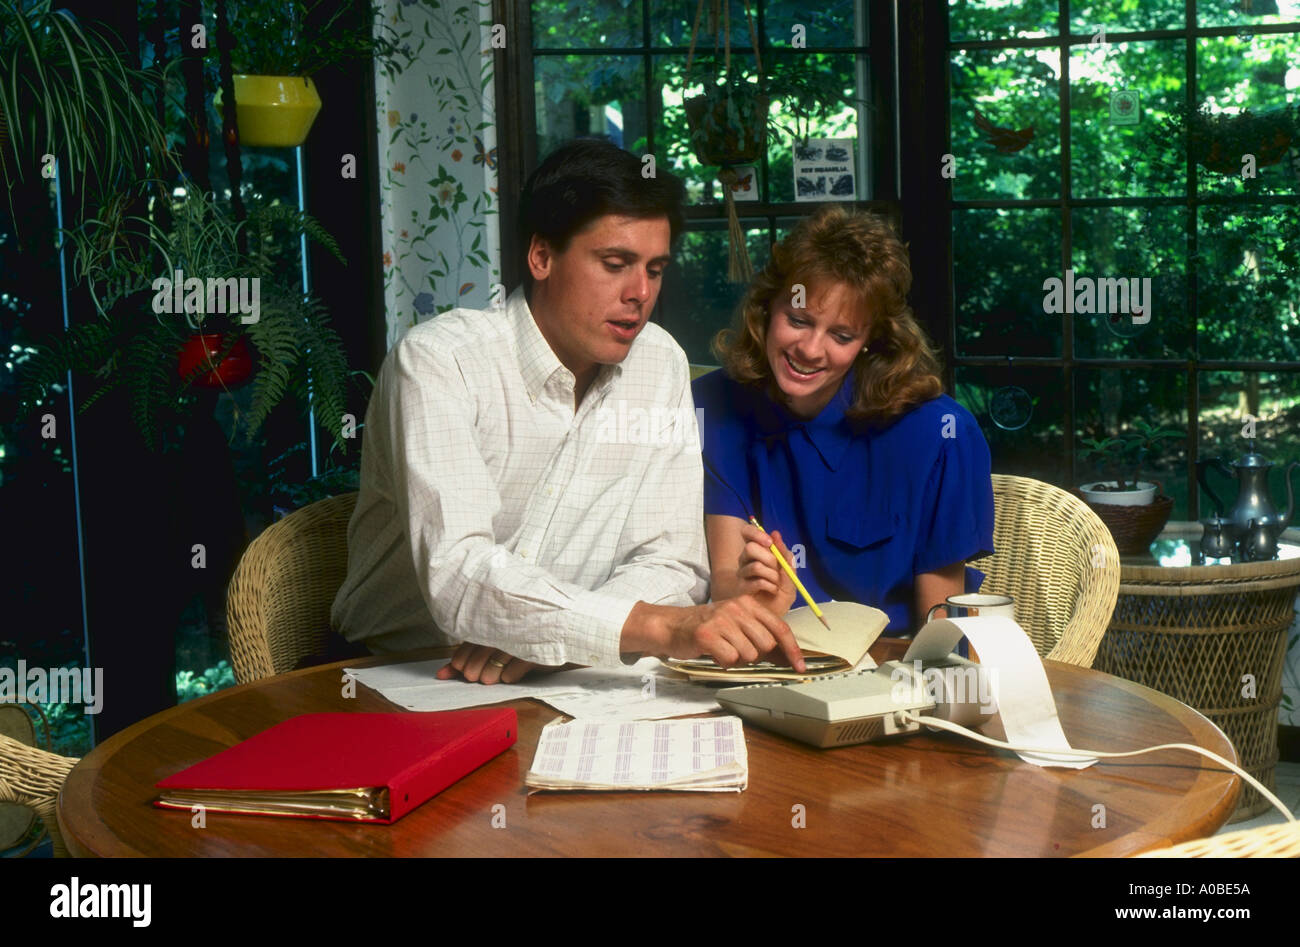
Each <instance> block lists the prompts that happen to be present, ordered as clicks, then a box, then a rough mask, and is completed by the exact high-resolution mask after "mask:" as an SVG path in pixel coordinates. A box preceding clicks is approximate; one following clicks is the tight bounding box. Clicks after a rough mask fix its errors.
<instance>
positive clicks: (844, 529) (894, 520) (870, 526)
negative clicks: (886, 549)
mask: <svg viewBox="0 0 1300 947" xmlns="http://www.w3.org/2000/svg"><path fill="white" fill-rule="evenodd" d="M901 529H902V517H901V516H900V515H899V514H898V513H897V512H896V511H893V510H887V509H886V510H880V509H876V510H863V509H862V508H861V507H857V506H856V505H852V504H844V505H843V506H841V508H840V509H838V510H832V511H831V512H830V513H828V514H827V516H826V535H827V537H828V538H830V539H831V540H832V541H834V542H837V543H840V544H841V545H844V546H848V547H849V548H851V549H871V548H873V547H879V546H883V545H885V543H887V542H889V541H890V540H891V539H893V538H894V536H895V535H896V534H897V533H898V532H899V531H900V530H901Z"/></svg>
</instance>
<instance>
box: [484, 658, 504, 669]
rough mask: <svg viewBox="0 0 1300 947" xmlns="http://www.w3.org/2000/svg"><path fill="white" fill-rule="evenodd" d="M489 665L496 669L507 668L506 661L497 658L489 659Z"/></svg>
mask: <svg viewBox="0 0 1300 947" xmlns="http://www.w3.org/2000/svg"><path fill="white" fill-rule="evenodd" d="M488 664H490V665H492V666H493V667H494V668H503V667H505V666H506V662H505V661H498V660H497V659H496V658H488Z"/></svg>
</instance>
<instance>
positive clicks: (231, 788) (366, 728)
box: [154, 707, 519, 824]
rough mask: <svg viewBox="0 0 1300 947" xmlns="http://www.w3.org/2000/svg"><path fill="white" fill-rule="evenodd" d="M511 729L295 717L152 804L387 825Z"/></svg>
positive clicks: (410, 717)
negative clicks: (197, 806) (199, 806)
mask: <svg viewBox="0 0 1300 947" xmlns="http://www.w3.org/2000/svg"><path fill="white" fill-rule="evenodd" d="M518 732H519V730H518V721H517V720H516V717H515V712H514V710H512V709H510V708H502V707H489V708H483V709H476V710H452V711H438V712H434V713H321V714H303V715H301V716H298V717H293V718H291V719H289V720H286V721H284V723H280V724H276V725H275V726H274V727H271V728H270V729H269V730H264V731H262V732H261V733H259V734H257V735H256V736H253V737H250V738H249V739H247V740H244V741H243V742H242V743H239V744H237V745H235V746H232V747H231V748H230V749H228V750H223V751H222V752H220V753H218V754H217V755H216V756H213V757H210V758H209V759H206V760H204V761H203V762H202V763H196V764H195V765H194V766H191V767H189V768H188V769H184V770H181V771H180V772H179V773H177V774H176V775H174V776H169V777H168V778H167V779H164V780H163V781H162V782H160V783H158V784H157V787H158V788H159V789H161V790H163V793H162V794H161V795H160V796H159V797H158V798H157V799H155V800H154V805H156V806H159V807H162V808H168V809H187V810H190V809H192V808H193V807H194V806H196V805H201V806H204V807H205V808H207V809H210V810H212V811H215V812H237V813H246V814H255V815H284V816H291V817H297V818H307V819H335V820H343V821H349V822H352V821H360V822H381V823H385V824H391V823H393V822H396V821H397V820H398V819H400V818H401V817H402V816H404V815H406V813H408V812H410V811H411V810H412V809H414V808H415V807H416V806H418V805H420V804H421V803H423V802H425V801H426V800H427V799H430V798H432V797H433V796H436V795H437V794H438V793H440V792H442V791H443V790H444V789H446V788H447V787H448V786H450V785H451V784H452V783H454V782H456V781H457V780H459V779H460V778H461V777H462V776H465V775H467V774H468V773H470V772H472V771H474V770H475V769H477V768H478V767H480V766H482V765H483V764H484V763H486V762H487V761H488V760H490V759H492V758H493V757H495V756H497V755H499V754H501V753H503V752H504V751H505V750H507V749H509V748H510V747H511V746H513V745H514V743H515V740H516V739H517V736H518Z"/></svg>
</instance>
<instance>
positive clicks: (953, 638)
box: [903, 616, 1097, 769]
mask: <svg viewBox="0 0 1300 947" xmlns="http://www.w3.org/2000/svg"><path fill="white" fill-rule="evenodd" d="M962 635H965V636H966V637H967V638H969V639H970V643H971V644H972V645H974V646H975V650H976V651H977V652H978V653H979V657H980V667H981V669H983V672H984V673H987V674H988V676H989V684H990V686H991V687H992V688H993V693H994V694H995V695H996V698H997V707H998V710H997V715H998V716H999V717H1001V719H1002V726H1003V729H1005V730H1006V734H1007V739H1006V742H1007V743H1013V744H1017V745H1020V746H1034V747H1044V748H1047V749H1051V748H1054V747H1059V748H1060V749H1069V748H1070V743H1069V741H1068V740H1066V738H1065V732H1064V731H1063V730H1062V729H1061V721H1060V719H1059V718H1058V717H1057V715H1056V701H1054V700H1053V699H1052V688H1051V685H1049V684H1048V682H1047V672H1046V671H1045V670H1044V669H1043V662H1042V659H1041V658H1039V656H1038V652H1037V651H1035V650H1034V643H1033V641H1031V640H1030V638H1029V635H1028V634H1026V633H1025V630H1024V629H1023V628H1021V627H1020V625H1019V624H1017V623H1016V622H1015V621H1014V620H1013V619H1010V618H1003V617H994V616H981V617H977V618H951V619H950V618H940V619H936V620H934V621H932V622H930V623H929V624H927V625H926V626H925V627H924V628H922V629H921V630H920V632H919V633H918V634H917V636H916V639H915V640H914V641H913V642H912V645H911V647H909V648H908V649H907V654H906V655H905V656H904V657H903V662H904V663H910V662H912V661H914V660H919V661H941V660H943V659H945V658H946V657H947V656H948V655H950V654H951V653H952V650H953V649H954V648H955V647H956V646H957V642H958V641H960V640H961V636H962ZM1017 755H1018V756H1019V757H1020V758H1021V759H1022V760H1024V761H1025V762H1026V763H1033V764H1034V765H1035V766H1064V767H1067V768H1070V769H1084V768H1086V767H1088V766H1091V765H1092V764H1093V763H1095V762H1097V761H1096V759H1095V758H1086V757H1077V756H1056V755H1052V754H1047V753H1020V752H1018V751H1017Z"/></svg>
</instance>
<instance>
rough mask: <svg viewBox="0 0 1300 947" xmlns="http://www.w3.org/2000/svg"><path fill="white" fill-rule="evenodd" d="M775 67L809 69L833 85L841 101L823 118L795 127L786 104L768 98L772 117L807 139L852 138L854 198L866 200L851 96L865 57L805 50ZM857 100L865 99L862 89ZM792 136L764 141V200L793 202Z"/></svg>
mask: <svg viewBox="0 0 1300 947" xmlns="http://www.w3.org/2000/svg"><path fill="white" fill-rule="evenodd" d="M774 65H775V66H776V68H777V69H782V68H798V69H811V70H814V71H815V72H816V74H817V75H819V76H823V77H826V78H827V79H828V80H830V81H829V82H828V87H829V88H834V89H835V90H837V91H836V94H835V96H834V97H836V98H841V99H842V100H843V104H842V105H841V106H840V107H839V108H838V110H837V111H836V113H835V114H834V115H832V116H830V117H828V118H826V119H818V120H815V121H809V122H807V123H806V124H804V125H803V126H802V127H798V128H796V125H797V123H796V121H795V119H794V117H793V115H792V113H791V111H790V106H789V104H788V103H787V102H786V101H785V100H783V99H780V98H776V99H773V100H772V115H773V118H774V119H775V120H776V121H777V122H778V123H779V124H781V125H782V126H784V127H789V128H791V129H794V130H795V131H796V133H804V134H806V136H807V137H809V138H849V139H853V140H854V141H855V147H854V160H855V162H856V164H857V169H858V171H857V199H858V200H867V199H869V190H868V188H867V186H866V182H867V176H866V170H865V169H866V156H865V154H864V152H865V150H866V143H865V141H864V140H863V139H862V138H860V137H859V135H858V109H857V104H861V103H857V104H855V102H854V98H855V96H856V93H855V92H854V89H855V88H856V87H857V86H858V83H859V82H861V83H863V88H864V90H865V83H866V78H867V62H866V58H865V57H858V56H854V55H853V54H851V53H842V54H831V53H809V54H804V55H786V56H783V57H780V58H778V59H777V60H776V62H775V63H774ZM856 97H857V98H860V99H865V98H866V92H865V91H864V92H863V94H862V95H861V96H856ZM831 99H832V96H831V95H827V96H826V97H825V99H824V101H830V100H831ZM795 140H796V139H795V138H793V137H791V136H790V135H787V134H778V135H769V136H768V142H767V155H768V159H767V160H768V170H769V180H768V195H769V196H768V200H770V201H773V202H781V201H793V200H794V192H795V189H794V147H793V146H794V142H795Z"/></svg>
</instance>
